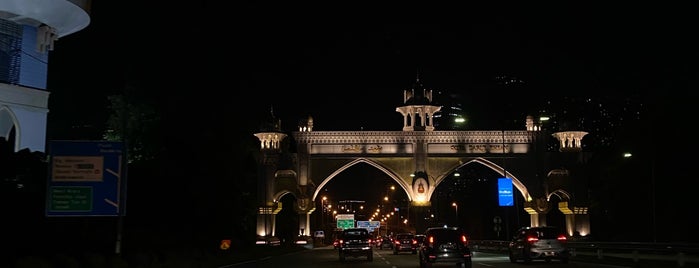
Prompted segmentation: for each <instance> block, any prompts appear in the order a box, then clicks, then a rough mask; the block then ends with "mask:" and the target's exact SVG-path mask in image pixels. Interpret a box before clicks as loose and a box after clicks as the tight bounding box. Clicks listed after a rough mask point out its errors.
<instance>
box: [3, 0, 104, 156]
mask: <svg viewBox="0 0 699 268" xmlns="http://www.w3.org/2000/svg"><path fill="white" fill-rule="evenodd" d="M90 4H91V1H90V0H2V1H0V138H4V139H5V140H7V141H10V142H11V144H12V145H13V148H14V151H19V150H23V149H29V150H31V151H40V152H44V151H45V148H46V125H47V122H46V121H47V115H48V112H49V109H48V103H49V101H48V100H49V95H50V92H49V89H47V88H46V84H47V82H46V80H47V77H48V63H49V51H52V50H53V47H54V42H56V41H57V40H58V39H60V38H61V37H64V36H67V35H70V34H73V33H75V32H78V31H80V30H82V29H84V28H85V27H87V25H89V24H90V16H89V13H88V12H89V8H90Z"/></svg>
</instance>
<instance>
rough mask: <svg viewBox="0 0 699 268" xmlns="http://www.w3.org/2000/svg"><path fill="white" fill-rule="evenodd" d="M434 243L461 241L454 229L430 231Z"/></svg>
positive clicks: (459, 234) (459, 235)
mask: <svg viewBox="0 0 699 268" xmlns="http://www.w3.org/2000/svg"><path fill="white" fill-rule="evenodd" d="M429 235H432V236H434V239H435V240H436V241H447V242H459V241H460V240H461V232H460V231H458V230H454V229H435V230H432V231H430V234H429Z"/></svg>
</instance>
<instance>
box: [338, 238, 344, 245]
mask: <svg viewBox="0 0 699 268" xmlns="http://www.w3.org/2000/svg"><path fill="white" fill-rule="evenodd" d="M337 243H338V244H340V245H342V244H343V243H345V241H342V239H340V241H339V242H337Z"/></svg>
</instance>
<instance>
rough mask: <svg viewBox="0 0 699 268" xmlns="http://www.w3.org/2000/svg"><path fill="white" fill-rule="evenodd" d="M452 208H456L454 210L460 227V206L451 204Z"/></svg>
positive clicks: (454, 203)
mask: <svg viewBox="0 0 699 268" xmlns="http://www.w3.org/2000/svg"><path fill="white" fill-rule="evenodd" d="M451 206H452V207H454V210H455V211H456V225H459V205H458V204H456V202H453V203H451Z"/></svg>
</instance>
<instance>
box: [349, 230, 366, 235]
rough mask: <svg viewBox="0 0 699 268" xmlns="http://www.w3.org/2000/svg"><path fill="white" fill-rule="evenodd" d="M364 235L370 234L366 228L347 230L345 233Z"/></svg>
mask: <svg viewBox="0 0 699 268" xmlns="http://www.w3.org/2000/svg"><path fill="white" fill-rule="evenodd" d="M363 235H369V232H368V231H366V230H346V231H345V233H344V236H363Z"/></svg>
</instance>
